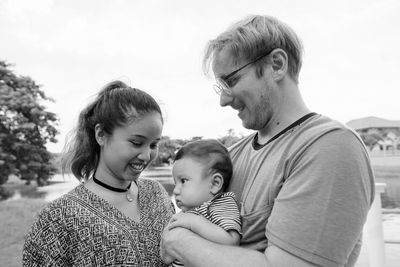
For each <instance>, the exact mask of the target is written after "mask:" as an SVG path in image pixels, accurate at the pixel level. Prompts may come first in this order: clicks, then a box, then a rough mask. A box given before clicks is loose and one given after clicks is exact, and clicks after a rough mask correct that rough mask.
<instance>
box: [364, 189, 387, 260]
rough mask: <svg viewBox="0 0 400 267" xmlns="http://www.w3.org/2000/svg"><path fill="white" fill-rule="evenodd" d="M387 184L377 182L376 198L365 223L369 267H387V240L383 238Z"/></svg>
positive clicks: (365, 241)
mask: <svg viewBox="0 0 400 267" xmlns="http://www.w3.org/2000/svg"><path fill="white" fill-rule="evenodd" d="M385 188H386V184H384V183H376V184H375V199H374V202H373V203H372V206H371V209H370V210H369V212H368V216H367V221H366V223H365V225H364V246H366V249H367V251H368V253H367V254H368V262H369V267H385V266H386V260H385V243H384V242H385V241H384V238H383V225H382V203H381V194H382V193H383V192H385Z"/></svg>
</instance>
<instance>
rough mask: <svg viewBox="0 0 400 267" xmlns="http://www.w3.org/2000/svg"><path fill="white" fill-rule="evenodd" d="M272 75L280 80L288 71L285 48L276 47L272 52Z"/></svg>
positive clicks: (277, 80) (276, 79)
mask: <svg viewBox="0 0 400 267" xmlns="http://www.w3.org/2000/svg"><path fill="white" fill-rule="evenodd" d="M271 56H272V77H273V78H274V80H275V81H276V82H279V81H281V80H282V79H283V78H284V77H285V76H286V74H287V71H288V55H287V53H286V52H285V50H283V49H280V48H277V49H275V50H274V51H273V52H272V55H271Z"/></svg>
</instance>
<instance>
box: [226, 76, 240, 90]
mask: <svg viewBox="0 0 400 267" xmlns="http://www.w3.org/2000/svg"><path fill="white" fill-rule="evenodd" d="M238 81H239V77H237V76H236V77H231V78H229V79H228V80H226V81H225V82H226V84H227V85H228V86H229V87H230V88H232V87H234V86H235V85H236V84H237V82H238Z"/></svg>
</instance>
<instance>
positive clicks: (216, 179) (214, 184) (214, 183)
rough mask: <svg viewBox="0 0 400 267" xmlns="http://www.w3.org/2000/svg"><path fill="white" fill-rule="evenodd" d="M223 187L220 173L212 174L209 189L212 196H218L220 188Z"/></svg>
mask: <svg viewBox="0 0 400 267" xmlns="http://www.w3.org/2000/svg"><path fill="white" fill-rule="evenodd" d="M223 185H224V178H223V177H222V175H221V174H220V173H218V172H217V173H214V174H213V175H212V177H211V188H210V192H211V194H213V195H216V194H218V193H219V192H220V191H221V189H222V186H223Z"/></svg>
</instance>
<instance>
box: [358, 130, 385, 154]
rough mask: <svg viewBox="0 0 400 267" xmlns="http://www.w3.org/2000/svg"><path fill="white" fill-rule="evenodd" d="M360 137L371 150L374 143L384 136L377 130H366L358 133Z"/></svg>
mask: <svg viewBox="0 0 400 267" xmlns="http://www.w3.org/2000/svg"><path fill="white" fill-rule="evenodd" d="M360 137H361V139H362V140H363V141H364V144H365V145H366V146H367V147H368V148H369V149H370V150H371V149H372V148H373V147H374V146H375V145H377V144H378V142H379V141H381V140H383V139H384V137H383V136H382V134H381V133H379V132H367V133H360Z"/></svg>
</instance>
